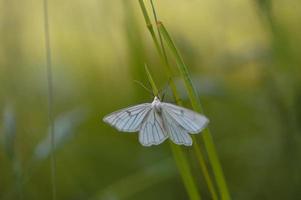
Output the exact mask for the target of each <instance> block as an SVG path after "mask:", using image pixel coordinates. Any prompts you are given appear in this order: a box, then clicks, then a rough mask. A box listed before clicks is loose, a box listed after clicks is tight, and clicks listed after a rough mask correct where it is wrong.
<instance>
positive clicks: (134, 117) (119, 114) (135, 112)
mask: <svg viewBox="0 0 301 200" xmlns="http://www.w3.org/2000/svg"><path fill="white" fill-rule="evenodd" d="M150 110H151V104H150V103H144V104H139V105H136V106H131V107H127V108H124V109H121V110H118V111H115V112H113V113H111V114H109V115H107V116H105V117H104V118H103V121H104V122H106V123H108V124H110V125H111V126H113V127H115V128H116V129H117V130H119V131H124V132H137V131H139V130H140V128H141V125H142V123H143V120H144V119H145V117H146V116H147V115H148V113H149V111H150Z"/></svg>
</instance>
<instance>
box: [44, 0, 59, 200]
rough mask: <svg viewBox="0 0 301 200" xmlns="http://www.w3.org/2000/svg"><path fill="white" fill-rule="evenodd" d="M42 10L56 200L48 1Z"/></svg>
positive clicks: (54, 196) (54, 195)
mask: <svg viewBox="0 0 301 200" xmlns="http://www.w3.org/2000/svg"><path fill="white" fill-rule="evenodd" d="M43 8H44V34H45V35H44V37H45V50H46V76H47V86H48V120H49V125H50V135H51V187H52V199H53V200H56V156H55V150H54V149H55V133H54V128H55V127H54V126H55V125H54V120H53V77H52V62H51V48H50V33H49V14H48V1H47V0H44V1H43Z"/></svg>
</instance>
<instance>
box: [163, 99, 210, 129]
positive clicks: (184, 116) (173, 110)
mask: <svg viewBox="0 0 301 200" xmlns="http://www.w3.org/2000/svg"><path fill="white" fill-rule="evenodd" d="M162 109H163V110H164V113H165V114H166V115H167V116H169V117H171V118H173V119H174V120H175V121H176V122H177V123H178V124H179V125H181V126H182V127H183V128H184V129H185V130H187V132H189V133H192V134H196V133H199V132H201V131H202V130H203V129H204V128H205V127H206V126H207V124H208V123H209V120H208V119H207V117H205V116H204V115H201V114H199V113H197V112H194V111H192V110H189V109H186V108H183V107H180V106H176V105H173V104H170V103H162Z"/></svg>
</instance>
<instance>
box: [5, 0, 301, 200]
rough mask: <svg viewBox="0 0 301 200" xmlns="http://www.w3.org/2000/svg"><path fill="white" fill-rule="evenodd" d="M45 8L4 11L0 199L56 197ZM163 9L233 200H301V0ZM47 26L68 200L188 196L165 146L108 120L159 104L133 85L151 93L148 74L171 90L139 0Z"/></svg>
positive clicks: (55, 18)
mask: <svg viewBox="0 0 301 200" xmlns="http://www.w3.org/2000/svg"><path fill="white" fill-rule="evenodd" d="M42 3H43V2H42V1H37V0H24V1H17V0H0V84H1V86H0V111H1V117H0V122H1V123H0V124H1V125H0V126H1V127H0V130H1V132H0V142H1V143H0V145H1V146H0V147H1V150H0V199H51V170H50V160H49V152H50V149H49V141H48V129H49V128H48V110H47V109H48V93H47V79H46V68H45V65H46V64H45V46H44V24H43V4H42ZM156 6H157V9H158V13H159V16H160V19H161V20H162V21H163V22H164V23H165V26H166V27H167V28H168V29H169V31H170V33H171V35H172V36H173V38H174V40H175V43H176V44H177V46H178V48H179V50H180V51H181V53H182V54H183V57H184V60H185V62H186V64H187V65H188V67H189V69H190V72H191V75H192V77H193V81H194V84H195V87H196V88H197V90H198V93H199V94H200V99H201V101H202V104H203V107H204V110H205V112H206V115H207V116H208V117H209V119H210V121H211V123H210V129H211V131H212V134H213V137H214V141H215V144H216V146H217V150H218V153H219V156H220V160H221V163H222V166H223V169H224V173H225V176H226V180H227V183H228V187H229V190H230V193H231V196H232V198H233V199H246V200H248V199H250V200H251V199H300V197H301V189H300V188H301V146H300V145H301V142H300V138H301V137H300V134H301V84H300V83H301V68H300V64H301V48H300V46H301V26H300V21H301V9H300V7H301V2H299V1H296V0H286V1H281V0H275V1H273V0H249V1H238V0H229V1H221V0H213V1H210V0H190V1H173V0H164V1H158V2H156ZM49 16H50V17H49V20H50V37H51V38H50V39H51V52H52V63H53V79H54V85H53V86H54V108H53V112H54V115H55V120H56V121H55V122H56V129H55V132H56V137H57V151H56V156H57V197H58V198H57V199H73V200H75V199H106V200H115V199H116V200H117V199H147V200H151V199H188V197H187V194H186V191H185V188H184V186H183V183H182V181H181V178H180V176H179V174H178V171H177V167H176V165H175V163H174V161H173V158H172V154H171V151H170V148H169V145H168V143H167V142H165V143H164V144H163V145H160V146H156V147H151V148H145V147H142V146H141V145H140V144H139V143H138V138H137V134H126V133H119V132H118V131H116V130H115V129H113V128H111V127H109V126H108V125H106V124H104V123H103V122H102V117H103V116H104V115H106V114H108V113H110V112H112V111H115V110H117V109H120V108H123V107H126V106H129V105H134V104H137V103H141V102H150V101H152V97H151V96H150V95H149V94H148V93H147V92H146V91H145V90H144V89H143V88H141V87H140V86H139V85H137V84H135V83H134V81H133V80H138V81H141V82H143V83H145V84H147V81H146V74H145V72H144V63H148V65H149V68H150V70H151V72H152V74H153V75H154V78H155V79H156V82H157V83H158V85H159V86H160V87H161V88H164V87H165V85H166V84H167V83H168V79H167V77H166V76H165V74H164V70H163V67H162V64H161V63H160V61H159V58H158V55H157V53H156V50H155V47H154V45H153V43H152V41H151V37H150V35H149V33H148V31H147V28H146V26H145V23H144V20H143V16H142V13H141V11H140V7H139V4H138V1H136V0H130V1H125V0H115V1H104V0H86V1H80V0H73V1H71V0H61V1H59V0H53V1H49ZM174 69H176V67H174ZM175 72H176V70H175ZM176 74H177V72H176ZM177 75H178V74H177ZM177 86H178V87H179V88H182V90H181V97H182V98H183V100H184V102H186V103H185V106H186V107H190V105H189V101H188V97H187V94H186V93H185V90H184V86H183V83H182V82H181V80H180V79H179V80H178V81H177ZM167 101H169V102H174V100H173V99H172V98H171V97H168V98H167ZM198 138H199V139H201V137H198ZM184 150H185V151H186V152H187V155H190V151H191V149H190V148H184ZM189 159H190V162H191V163H192V165H193V166H194V168H193V173H194V175H195V177H198V182H199V184H200V187H201V192H202V191H203V192H202V194H204V199H210V198H209V196H210V195H209V194H208V192H206V191H205V190H206V186H204V181H203V177H202V175H201V173H200V172H199V170H198V169H197V167H196V164H195V162H196V161H195V160H194V158H193V157H192V156H190V157H189Z"/></svg>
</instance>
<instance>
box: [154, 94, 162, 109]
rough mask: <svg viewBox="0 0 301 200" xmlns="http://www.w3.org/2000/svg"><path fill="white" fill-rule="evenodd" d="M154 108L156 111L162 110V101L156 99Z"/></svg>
mask: <svg viewBox="0 0 301 200" xmlns="http://www.w3.org/2000/svg"><path fill="white" fill-rule="evenodd" d="M152 107H154V108H155V109H157V110H159V109H161V108H160V107H161V101H160V100H159V98H158V97H155V98H154V101H153V102H152Z"/></svg>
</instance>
